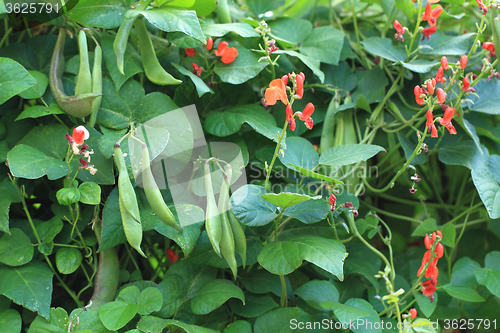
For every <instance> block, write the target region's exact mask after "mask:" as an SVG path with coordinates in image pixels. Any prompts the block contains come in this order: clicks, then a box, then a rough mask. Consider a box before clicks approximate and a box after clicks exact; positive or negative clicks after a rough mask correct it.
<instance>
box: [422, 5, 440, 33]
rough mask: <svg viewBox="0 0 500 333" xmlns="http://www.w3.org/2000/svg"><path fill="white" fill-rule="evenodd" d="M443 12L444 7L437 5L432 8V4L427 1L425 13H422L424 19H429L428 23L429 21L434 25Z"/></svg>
mask: <svg viewBox="0 0 500 333" xmlns="http://www.w3.org/2000/svg"><path fill="white" fill-rule="evenodd" d="M442 12H443V7H441V6H437V7H436V8H434V9H431V4H430V3H429V2H427V5H426V6H425V11H424V14H423V15H422V21H427V23H429V25H430V26H431V27H434V26H436V24H437V19H438V17H439V16H441V13H442Z"/></svg>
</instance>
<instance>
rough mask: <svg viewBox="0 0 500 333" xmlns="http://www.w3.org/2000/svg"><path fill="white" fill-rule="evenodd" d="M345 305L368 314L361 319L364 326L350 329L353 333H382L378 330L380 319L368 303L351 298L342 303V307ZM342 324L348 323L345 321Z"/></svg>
mask: <svg viewBox="0 0 500 333" xmlns="http://www.w3.org/2000/svg"><path fill="white" fill-rule="evenodd" d="M345 305H348V306H354V307H356V308H358V309H360V310H363V311H366V312H368V315H365V316H363V317H361V319H362V320H363V323H364V325H357V326H356V327H354V328H353V329H352V331H353V332H354V333H382V330H381V329H380V327H381V324H380V318H379V316H378V314H377V312H376V311H375V310H374V309H373V307H372V306H371V304H370V303H368V302H367V301H366V300H364V299H360V298H351V299H349V300H348V301H347V302H345V303H344V306H345ZM334 312H335V311H334ZM335 314H336V313H335ZM342 322H348V321H347V320H346V321H342Z"/></svg>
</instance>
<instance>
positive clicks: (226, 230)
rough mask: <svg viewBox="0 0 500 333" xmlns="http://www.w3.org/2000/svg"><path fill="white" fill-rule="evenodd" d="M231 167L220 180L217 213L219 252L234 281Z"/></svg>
mask: <svg viewBox="0 0 500 333" xmlns="http://www.w3.org/2000/svg"><path fill="white" fill-rule="evenodd" d="M231 173H232V172H231V166H230V165H228V167H227V168H226V175H224V177H223V180H222V185H221V189H220V195H219V212H220V213H221V227H222V237H221V241H220V252H221V253H222V256H223V257H224V259H226V262H227V264H228V265H229V268H230V269H231V272H233V277H234V279H236V276H237V273H238V264H237V263H236V257H235V256H234V252H235V245H234V235H233V231H232V227H231V223H230V222H229V216H228V213H229V182H230V179H231Z"/></svg>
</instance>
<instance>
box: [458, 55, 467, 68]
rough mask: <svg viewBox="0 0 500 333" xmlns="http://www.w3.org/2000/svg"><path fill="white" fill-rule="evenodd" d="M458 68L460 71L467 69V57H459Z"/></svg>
mask: <svg viewBox="0 0 500 333" xmlns="http://www.w3.org/2000/svg"><path fill="white" fill-rule="evenodd" d="M460 67H461V68H462V69H465V67H467V56H461V57H460Z"/></svg>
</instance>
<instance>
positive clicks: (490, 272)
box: [475, 267, 500, 297]
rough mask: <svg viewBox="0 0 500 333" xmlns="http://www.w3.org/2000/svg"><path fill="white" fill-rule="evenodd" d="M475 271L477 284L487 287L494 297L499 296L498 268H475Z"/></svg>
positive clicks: (499, 271)
mask: <svg viewBox="0 0 500 333" xmlns="http://www.w3.org/2000/svg"><path fill="white" fill-rule="evenodd" d="M475 273H476V279H477V282H479V284H481V285H483V286H485V287H486V288H488V290H489V291H490V293H492V294H493V295H495V296H496V297H500V270H497V269H490V268H487V267H485V268H479V269H476V272H475Z"/></svg>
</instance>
